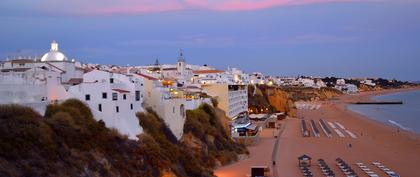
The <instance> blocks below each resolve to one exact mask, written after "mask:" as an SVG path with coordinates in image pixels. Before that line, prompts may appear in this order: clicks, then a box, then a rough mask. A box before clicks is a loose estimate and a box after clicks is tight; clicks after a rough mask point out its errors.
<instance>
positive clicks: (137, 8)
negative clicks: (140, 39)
mask: <svg viewBox="0 0 420 177" xmlns="http://www.w3.org/2000/svg"><path fill="white" fill-rule="evenodd" d="M349 1H373V0H89V1H86V0H71V1H69V0H41V3H40V4H41V8H42V10H43V11H47V12H49V13H53V14H57V13H59V14H75V15H112V14H142V13H156V12H166V11H178V10H188V9H206V10H216V11H243V10H259V9H265V8H272V7H279V6H285V5H305V4H314V3H327V2H349ZM63 7H65V8H63Z"/></svg>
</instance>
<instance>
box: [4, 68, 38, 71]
mask: <svg viewBox="0 0 420 177" xmlns="http://www.w3.org/2000/svg"><path fill="white" fill-rule="evenodd" d="M30 69H31V68H11V69H2V70H1V72H10V71H13V72H25V71H28V70H30Z"/></svg>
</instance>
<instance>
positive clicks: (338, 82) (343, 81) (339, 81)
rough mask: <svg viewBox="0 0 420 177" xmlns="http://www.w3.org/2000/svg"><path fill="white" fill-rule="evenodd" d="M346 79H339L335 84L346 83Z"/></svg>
mask: <svg viewBox="0 0 420 177" xmlns="http://www.w3.org/2000/svg"><path fill="white" fill-rule="evenodd" d="M345 84H346V81H345V80H344V79H337V81H336V82H335V85H345Z"/></svg>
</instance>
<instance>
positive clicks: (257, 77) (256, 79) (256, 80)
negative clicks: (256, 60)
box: [249, 72, 265, 84]
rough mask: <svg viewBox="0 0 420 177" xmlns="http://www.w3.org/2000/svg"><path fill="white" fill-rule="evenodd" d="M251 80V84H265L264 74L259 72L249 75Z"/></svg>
mask: <svg viewBox="0 0 420 177" xmlns="http://www.w3.org/2000/svg"><path fill="white" fill-rule="evenodd" d="M249 82H250V83H251V84H265V80H264V75H263V74H262V73H259V72H254V73H252V74H250V75H249Z"/></svg>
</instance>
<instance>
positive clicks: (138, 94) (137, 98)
mask: <svg viewBox="0 0 420 177" xmlns="http://www.w3.org/2000/svg"><path fill="white" fill-rule="evenodd" d="M135 94H136V101H140V91H139V90H136V92H135Z"/></svg>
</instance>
